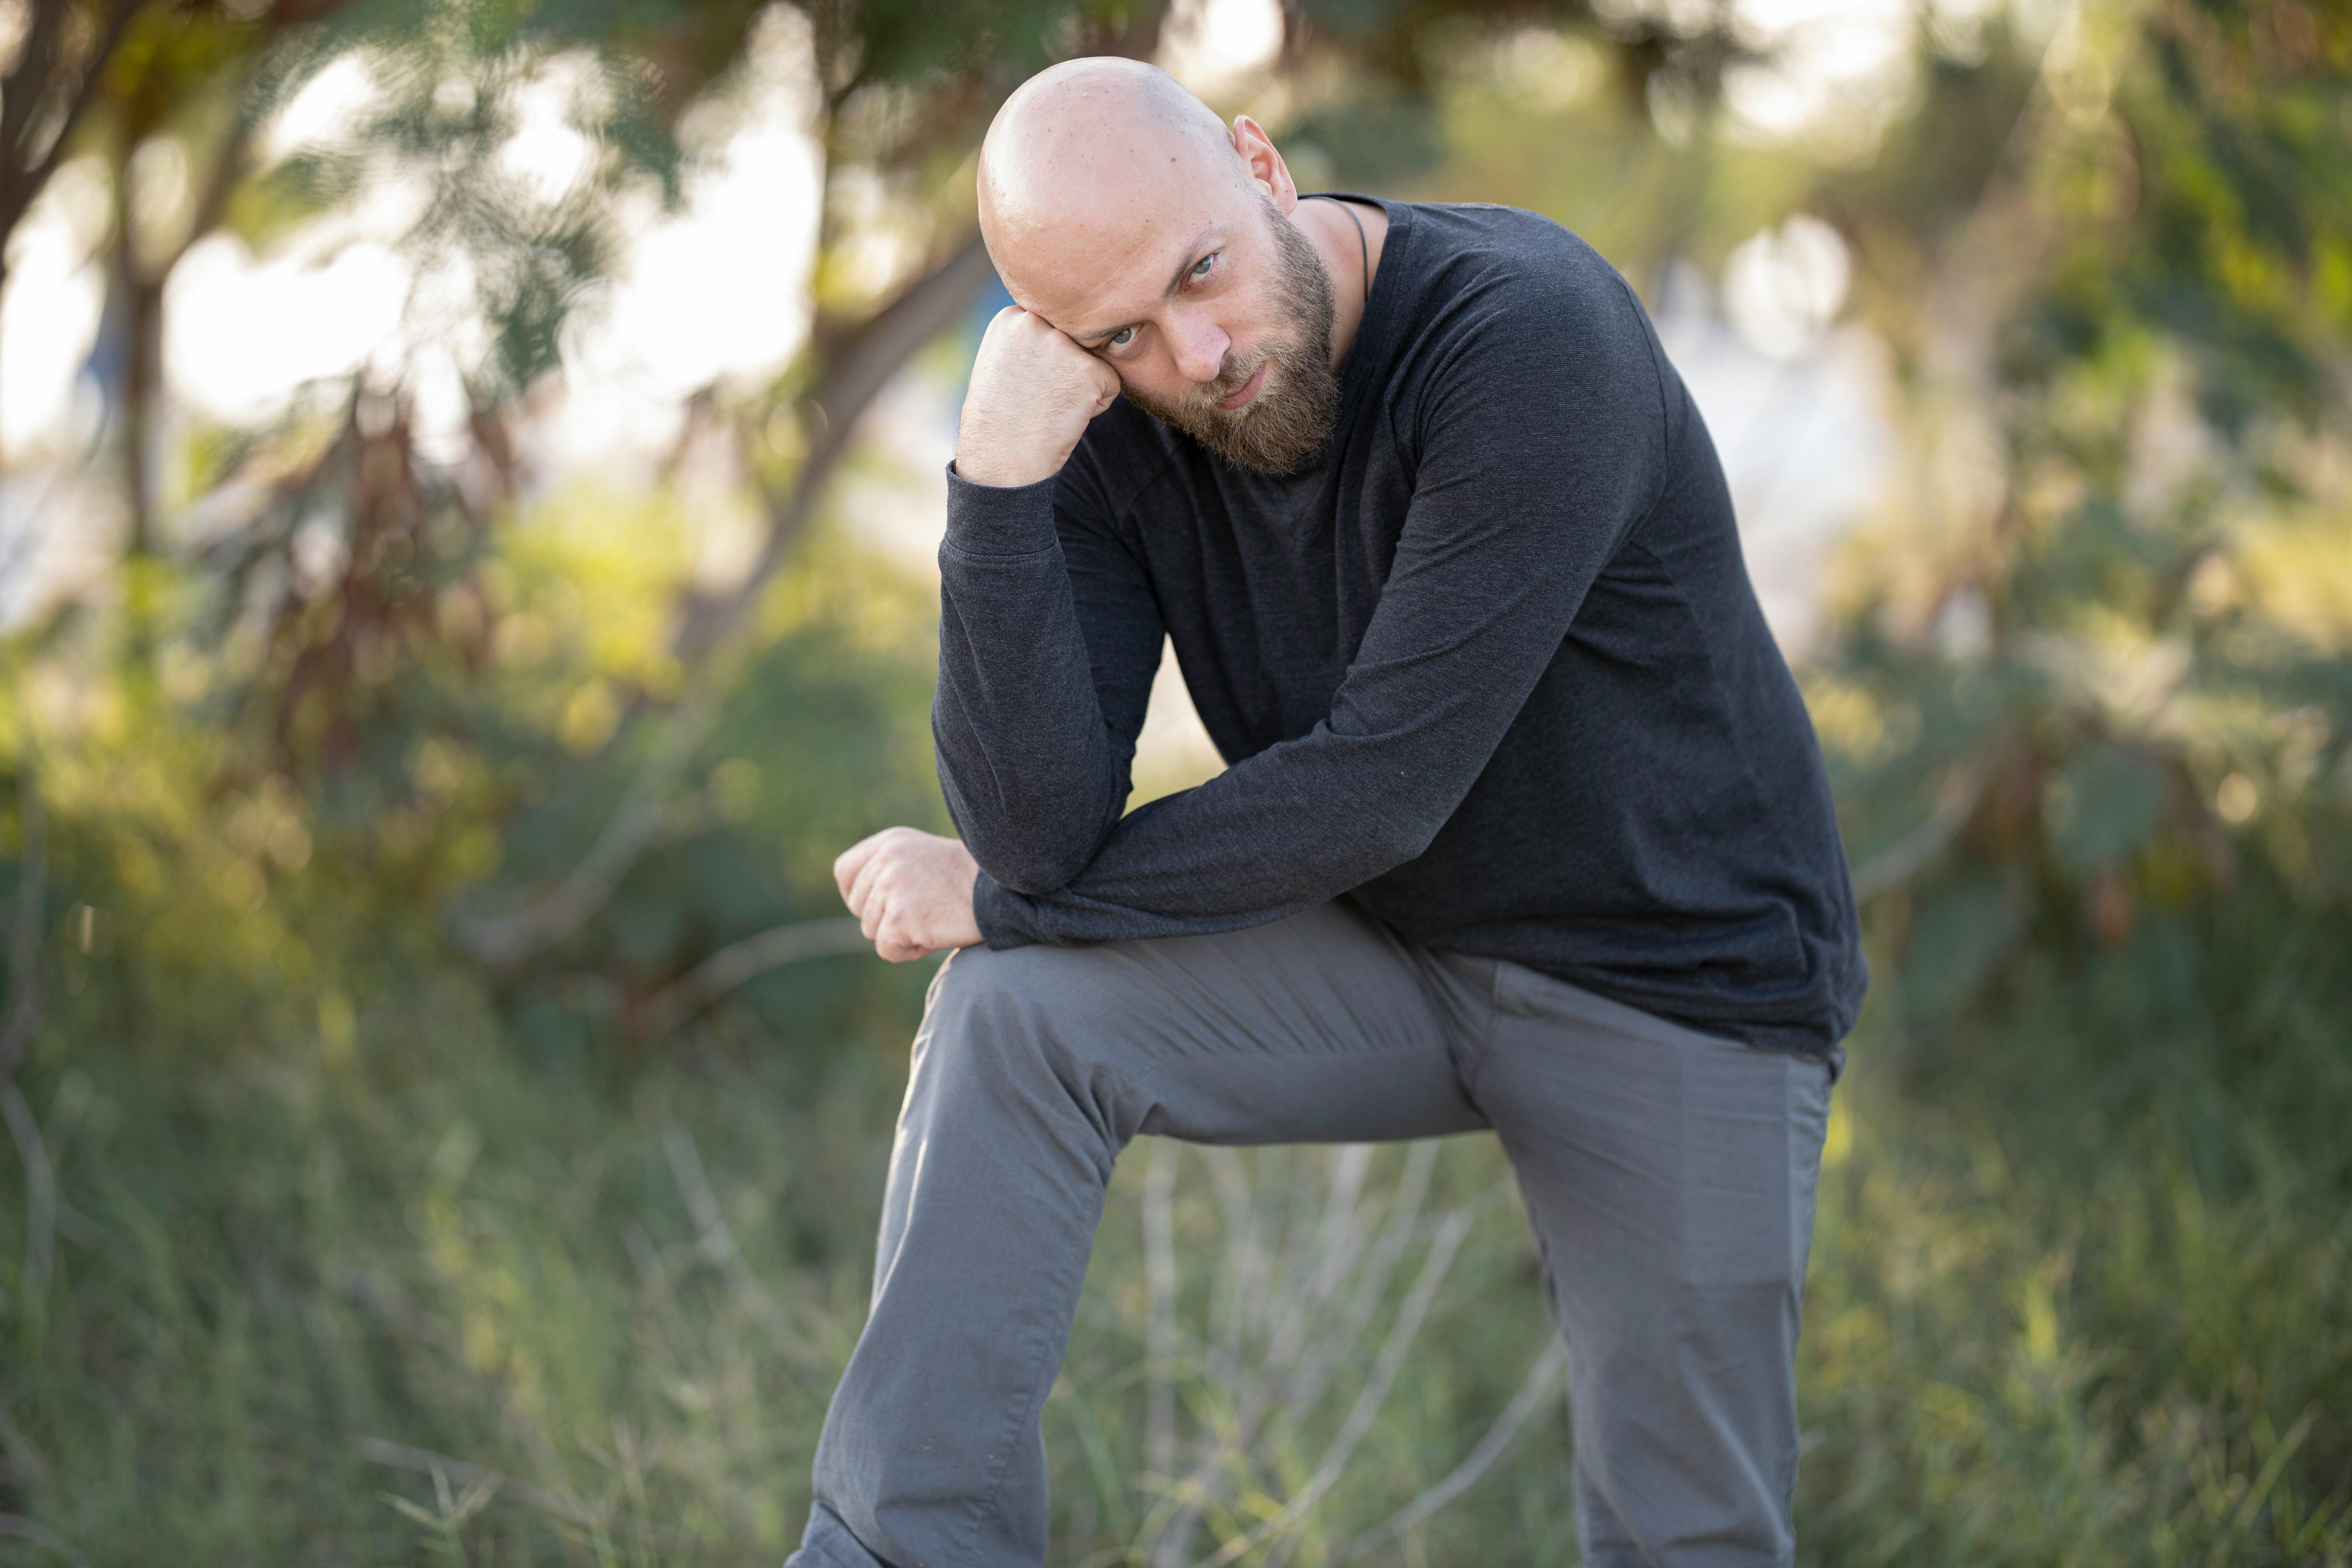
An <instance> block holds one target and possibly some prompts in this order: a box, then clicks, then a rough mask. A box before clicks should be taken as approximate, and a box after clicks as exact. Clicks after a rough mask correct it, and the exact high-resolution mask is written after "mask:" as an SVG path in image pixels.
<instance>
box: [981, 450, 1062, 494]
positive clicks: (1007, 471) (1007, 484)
mask: <svg viewBox="0 0 2352 1568" xmlns="http://www.w3.org/2000/svg"><path fill="white" fill-rule="evenodd" d="M955 467H956V472H957V473H959V474H961V475H962V476H963V477H964V478H965V479H968V480H970V481H971V483H973V484H976V485H986V486H987V487H988V488H989V489H1006V490H1011V489H1020V488H1021V487H1022V486H1024V485H1034V484H1037V483H1040V482H1041V481H1043V480H1045V479H1052V478H1053V477H1054V476H1055V474H1057V473H1059V472H1061V468H1062V465H1061V464H1059V463H1049V462H1046V461H1045V460H1044V459H1043V458H1037V457H1035V456H1034V455H1033V456H1031V457H1029V458H1027V459H1026V460H1024V459H1022V458H1017V457H1015V458H1004V457H1003V456H1002V455H1000V454H997V453H993V452H990V451H988V450H986V449H985V448H982V449H981V450H979V451H969V450H967V449H966V448H964V447H961V446H959V447H957V449H956V456H955Z"/></svg>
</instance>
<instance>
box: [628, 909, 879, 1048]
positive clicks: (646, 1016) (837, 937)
mask: <svg viewBox="0 0 2352 1568" xmlns="http://www.w3.org/2000/svg"><path fill="white" fill-rule="evenodd" d="M866 947H867V943H866V934H865V932H864V931H861V930H860V929H859V927H858V923H857V921H855V920H853V919H851V918H850V917H848V916H846V915H844V916H842V917H840V918H839V919H835V920H824V921H795V922H794V923H793V924H791V925H781V926H775V927H773V928H772V929H770V930H767V931H761V933H760V934H759V935H757V936H750V937H745V938H744V939H743V940H742V941H741V942H736V943H734V944H732V945H731V946H728V947H722V948H720V949H719V951H718V952H714V953H712V954H711V955H710V956H709V958H706V959H704V960H703V961H702V962H701V963H699V964H698V965H696V966H695V967H694V968H693V969H692V970H690V971H688V973H687V975H686V976H685V978H683V979H681V980H677V981H675V982H673V983H672V984H668V985H667V986H664V987H663V988H662V989H661V990H659V991H656V992H655V993H654V994H653V995H652V996H650V997H648V998H646V1003H645V1005H644V1006H642V1007H641V1008H640V1009H639V1010H638V1013H637V1028H636V1033H637V1036H638V1037H639V1038H641V1039H647V1040H657V1039H659V1038H661V1037H663V1036H664V1035H667V1034H668V1033H669V1032H670V1031H671V1030H673V1029H675V1028H677V1026H679V1025H680V1024H683V1023H685V1022H686V1021H687V1020H688V1018H691V1017H693V1016H695V1015H696V1014H697V1013H699V1012H701V1011H702V1010H703V1009H704V1008H705V1007H708V1006H709V1005H711V1004H712V1003H713V1002H716V1001H718V1000H719V998H720V997H721V996H724V995H726V994H728V993H729V992H730V991H732V990H734V989H736V988H737V987H738V986H740V985H743V984H747V983H748V982H750V981H752V980H755V979H757V978H758V977H759V976H761V975H762V974H765V973H768V972H769V971H770V970H772V969H781V968H782V967H783V966H784V965H785V964H787V963H799V962H800V961H801V960H803V959H804V958H826V957H830V956H832V955H833V954H835V953H844V952H865V951H866Z"/></svg>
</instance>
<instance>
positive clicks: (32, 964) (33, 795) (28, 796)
mask: <svg viewBox="0 0 2352 1568" xmlns="http://www.w3.org/2000/svg"><path fill="white" fill-rule="evenodd" d="M16 802H17V805H16V814H17V818H18V821H19V822H20V824H21V825H22V826H21V828H20V832H21V833H22V836H23V837H22V843H21V847H20V848H19V851H18V856H19V858H18V859H17V862H16V866H17V870H16V924H15V926H14V928H13V930H12V931H11V932H10V935H9V942H8V1021H7V1024H6V1025H5V1027H0V1078H5V1077H7V1076H9V1075H10V1074H12V1073H14V1072H15V1071H16V1064H17V1063H18V1062H20V1061H22V1060H24V1059H25V1052H26V1050H27V1049H28V1048H29V1047H31V1045H32V1043H33V1031H34V1030H35V1029H37V1028H38V1027H39V1026H40V1021H41V977H40V960H41V912H42V910H43V909H44V907H45V905H46V902H47V898H48V872H49V852H48V816H47V812H46V811H45V810H44V809H43V807H42V804H41V773H40V764H39V763H38V762H37V761H36V760H35V758H34V755H33V748H32V744H31V742H26V746H25V751H24V757H23V760H22V761H21V762H20V763H18V764H17V767H16Z"/></svg>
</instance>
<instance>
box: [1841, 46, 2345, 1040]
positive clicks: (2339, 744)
mask: <svg viewBox="0 0 2352 1568" xmlns="http://www.w3.org/2000/svg"><path fill="white" fill-rule="evenodd" d="M1927 37H1928V39H1929V49H1930V52H1929V55H1928V58H1927V60H1926V61H1925V62H1924V66H1923V69H1922V73H1921V78H1922V81H1923V83H1924V89H1925V97H1924V100H1923V102H1922V103H1921V105H1920V106H1919V108H1918V110H1917V111H1916V113H1915V114H1914V115H1912V116H1911V117H1910V119H1909V121H1908V122H1907V123H1906V125H1905V126H1903V127H1902V128H1901V129H1900V130H1899V131H1898V132H1897V134H1896V135H1895V138H1894V139H1893V140H1892V141H1891V142H1890V143H1889V145H1888V147H1887V148H1886V150H1885V153H1884V154H1883V155H1882V157H1881V159H1880V160H1879V162H1878V163H1877V164H1876V166H1874V167H1873V168H1871V169H1868V170H1866V171H1864V172H1861V173H1859V174H1851V175H1843V176H1836V177H1832V178H1831V179H1830V180H1829V181H1827V182H1826V183H1825V184H1824V185H1823V187H1822V190H1821V192H1820V200H1821V202H1822V205H1823V206H1824V207H1825V209H1826V210H1828V211H1829V212H1831V213H1832V215H1833V216H1835V217H1836V218H1837V220H1838V221H1839V222H1840V224H1841V225H1842V226H1843V228H1844V229H1845V231H1846V233H1847V235H1848V236H1849V237H1850V238H1851V240H1852V241H1853V244H1854V245H1855V247H1856V248H1857V250H1858V252H1859V253H1860V255H1861V257H1862V258H1863V275H1864V279H1865V280H1866V281H1865V290H1866V300H1865V307H1864V308H1865V310H1867V312H1868V314H1869V316H1870V318H1871V320H1872V321H1873V322H1874V324H1875V325H1876V326H1877V327H1878V328H1879V330H1880V331H1881V332H1882V334H1883V335H1884V336H1885V338H1886V339H1887V341H1888V342H1890V343H1891V344H1892V345H1894V347H1895V350H1896V353H1897V365H1898V378H1899V383H1900V384H1901V385H1902V386H1903V387H1904V388H1905V390H1906V398H1907V400H1908V402H1909V405H1910V407H1911V409H1912V411H1913V412H1912V418H1913V420H1914V421H1915V423H1914V426H1913V427H1914V428H1915V429H1916V431H1917V432H1918V433H1919V436H1920V437H1921V438H1922V446H1923V449H1922V450H1921V451H1920V452H1919V454H1918V458H1919V460H1918V463H1917V465H1916V468H1915V472H1916V475H1917V476H1918V479H1917V483H1916V485H1915V486H1914V487H1912V488H1910V489H1907V490H1906V493H1905V494H1904V495H1903V496H1902V497H1901V498H1900V499H1899V500H1898V501H1897V503H1896V511H1897V520H1896V521H1895V523H1894V525H1893V526H1894V527H1895V533H1894V534H1893V535H1891V536H1890V546H1891V547H1888V548H1883V549H1880V550H1878V551H1877V552H1874V553H1873V554H1871V555H1870V556H1868V557H1866V558H1865V563H1864V567H1863V574H1862V576H1861V577H1860V579H1859V580H1858V581H1857V582H1856V583H1855V584H1853V585H1852V587H1851V595H1852V600H1853V614H1852V615H1851V616H1850V617H1849V621H1848V636H1847V638H1846V641H1845V645H1844V647H1843V652H1842V654H1841V656H1840V657H1839V658H1836V659H1835V660H1833V661H1832V666H1831V668H1829V669H1827V670H1825V671H1824V672H1823V674H1822V678H1821V679H1820V681H1819V683H1818V687H1817V694H1818V695H1819V696H1820V697H1821V698H1822V703H1820V704H1817V706H1818V707H1820V708H1821V710H1822V711H1823V712H1824V713H1825V715H1826V719H1827V722H1826V724H1825V728H1829V729H1832V730H1839V729H1840V728H1841V727H1843V730H1844V732H1845V735H1846V738H1847V739H1848V740H1849V742H1852V744H1851V745H1850V747H1849V756H1850V758H1851V761H1852V763H1853V765H1851V766H1850V767H1849V769H1848V771H1847V776H1846V777H1845V778H1844V779H1843V780H1842V781H1841V783H1842V784H1843V798H1844V800H1845V803H1846V809H1847V813H1848V818H1849V829H1850V835H1851V837H1853V840H1854V841H1856V843H1857V846H1858V847H1860V848H1862V849H1864V850H1865V851H1873V852H1874V853H1870V854H1866V855H1865V858H1864V860H1863V863H1862V865H1861V868H1860V870H1859V872H1858V883H1859V885H1860V889H1861V891H1862V892H1863V893H1864V896H1865V897H1872V896H1877V895H1886V896H1887V898H1888V902H1889V909H1890V918H1891V919H1892V920H1893V921H1894V929H1893V932H1892V934H1893V937H1894V939H1895V946H1896V948H1897V949H1898V951H1906V952H1909V953H1910V954H1911V955H1912V960H1911V963H1910V965H1909V967H1908V970H1907V972H1906V973H1907V975H1908V1001H1909V1005H1910V1009H1911V1011H1912V1012H1913V1013H1914V1015H1915V1016H1918V1017H1920V1018H1923V1019H1932V1018H1936V1017H1940V1016H1948V1015H1950V1014H1951V1013H1953V1012H1954V1011H1956V1010H1958V1009H1960V1008H1962V1007H1964V1006H1965V1005H1968V1004H1969V1002H1970V1001H1971V1000H1972V999H1974V998H1976V997H1977V996H1978V995H1979V992H1980V989H1981V987H1982V985H1983V984H1985V983H1986V982H1988V981H1990V980H1991V979H1993V978H1995V977H1997V976H1999V975H2000V974H2001V973H2005V972H2006V971H2007V969H2008V968H2009V967H2010V965H2011V963H2012V961H2015V960H2017V959H2018V958H2019V957H2020V955H2021V954H2024V953H2028V952H2031V953H2032V954H2035V955H2036V956H2037V960H2038V961H2042V962H2048V961H2051V960H2053V959H2056V960H2058V961H2060V962H2063V955H2064V954H2066V953H2068V952H2074V951H2076V950H2077V949H2078V948H2080V947H2081V946H2082V945H2083V944H2084V943H2089V944H2091V945H2092V947H2094V948H2099V947H2104V948H2108V949H2121V948H2123V947H2124V946H2126V944H2127V943H2128V942H2129V941H2130V940H2131V938H2132V936H2133V934H2134V932H2135V930H2136V929H2137V926H2138V924H2139V923H2140V917H2141V915H2142V913H2143V911H2144V910H2146V909H2147V908H2148V907H2149V906H2151V905H2153V906H2154V907H2156V908H2158V909H2159V910H2171V911H2181V912H2184V913H2185V912H2188V911H2190V910H2194V909H2196V908H2197V907H2199V906H2200V904H2201V903H2203V902H2204V901H2205V900H2207V899H2208V896H2209V895H2210V894H2213V893H2215V892H2218V891H2220V890H2221V889H2226V888H2228V887H2230V886H2231V884H2232V883H2233V882H2234V881H2235V879H2237V878H2239V877H2240V876H2241V874H2242V871H2243V870H2244V863H2243V862H2244V856H2245V854H2246V853H2247V852H2248V851H2250V850H2251V851H2252V852H2253V853H2255V854H2256V856H2257V857H2258V858H2259V859H2260V860H2261V861H2262V862H2263V868H2262V871H2261V875H2262V877H2263V879H2265V880H2266V881H2267V880H2268V879H2273V878H2275V879H2278V880H2279V883H2280V885H2281V888H2282V890H2283V891H2284V892H2285V893H2286V894H2287V895H2288V896H2290V897H2293V898H2295V899H2298V900H2306V901H2309V900H2316V901H2318V902H2319V903H2323V904H2326V905H2330V906H2337V905H2340V903H2341V900H2342V899H2343V895H2344V891H2345V888H2346V879H2347V872H2348V871H2352V864H2347V862H2346V860H2345V859H2344V858H2343V857H2344V846H2345V844H2346V842H2347V840H2346V835H2345V832H2344V829H2345V827H2346V826H2347V808H2352V787H2347V786H2348V785H2352V780H2347V774H2346V768H2347V754H2346V742H2347V732H2348V731H2352V667H2347V663H2346V660H2345V658H2344V653H2345V648H2344V647H2343V645H2342V643H2341V641H2340V635H2341V634H2340V630H2339V631H2331V630H2330V629H2329V628H2328V627H2327V626H2326V625H2325V624H2324V617H2323V618H2322V620H2321V621H2319V622H2315V623H2313V624H2312V626H2311V628H2310V629H2309V630H2308V631H2306V632H2305V633H2302V634H2298V633H2296V632H2295V631H2294V630H2292V629H2291V628H2290V627H2289V626H2288V625H2287V624H2286V623H2285V621H2284V620H2283V618H2282V617H2281V616H2280V615H2279V614H2278V610H2279V608H2280V600H2279V596H2278V595H2276V594H2271V595H2263V594H2260V593H2258V592H2256V591H2255V590H2256V587H2257V584H2255V583H2254V582H2253V581H2252V577H2251V576H2250V573H2258V572H2259V571H2260V570H2261V567H2260V564H2259V563H2260V562H2261V561H2262V560H2263V559H2266V558H2275V557H2276V556H2277V555H2278V554H2279V553H2280V552H2282V551H2284V552H2288V553H2290V554H2292V553H2294V552H2303V553H2304V555H2305V559H2306V560H2307V561H2308V562H2309V564H2310V567H2311V569H2313V570H2315V571H2317V572H2319V573H2322V574H2326V573H2330V572H2338V571H2341V570H2342V569H2343V565H2344V561H2343V553H2344V552H2343V549H2342V543H2343V539H2344V535H2343V532H2342V528H2341V524H2342V519H2343V517H2344V515H2345V508H2346V507H2347V504H2352V490H2347V484H2346V479H2345V464H2346V462H2347V457H2352V453H2347V445H2346V437H2345V432H2346V431H2347V430H2352V380H2347V367H2352V71H2347V67H2352V11H2347V9H2346V8H2345V7H2343V6H2341V5H2335V6H2312V5H2304V4H2301V3H2300V0H2259V3H2255V4H2236V3H2233V0H2160V3H2157V4H2151V5H2144V6H2104V7H2103V6H2095V5H2084V6H2081V7H2079V8H2074V9H2070V10H2069V11H2067V12H2066V13H2065V14H2064V15H2063V18H2062V20H2061V21H2060V23H2059V25H2058V26H2057V28H2056V30H2055V31H2054V32H2053V34H2052V35H2051V37H2049V38H2048V40H2047V41H2046V42H2045V43H2043V44H2042V45H2041V46H2040V47H2038V49H2037V48H2034V47H2030V46H2028V45H2027V44H2026V42H2025V41H2024V40H2023V39H2021V37H2019V36H2018V35H2017V34H2016V33H2015V32H2014V31H2013V30H2011V28H2009V27H2006V26H2000V27H1996V28H1994V29H1992V30H1991V31H1990V34H1989V36H1988V37H1986V38H1984V39H1982V40H1981V41H1980V42H1979V46H1978V47H1976V48H1975V49H1973V50H1971V51H1970V55H1971V57H1972V58H1956V57H1955V55H1954V54H1952V53H1950V52H1945V51H1943V50H1939V49H1937V47H1936V46H1935V43H1934V38H1935V35H1934V33H1933V32H1932V31H1931V32H1930V33H1929V34H1928V35H1927ZM1894 541H1899V542H1894ZM1923 546H1924V547H1923ZM1923 792H1925V793H1926V794H1927V795H1929V796H1932V797H1934V798H1935V799H1936V801H1937V804H1936V805H1935V807H1934V809H1933V811H1932V813H1931V814H1930V815H1929V816H1928V817H1927V820H1926V821H1925V823H1924V824H1921V823H1919V819H1918V817H1917V807H1916V805H1915V804H1914V803H1915V802H1916V801H1918V800H1919V799H1920V798H1921V795H1922V793H1923ZM1906 932H1907V933H1908V934H1907V937H1906V936H1905V934H1904V933H1906ZM2174 967H2176V968H2177V967H2178V964H2177V963H2176V964H2175V965H2174Z"/></svg>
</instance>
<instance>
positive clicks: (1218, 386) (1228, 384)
mask: <svg viewBox="0 0 2352 1568" xmlns="http://www.w3.org/2000/svg"><path fill="white" fill-rule="evenodd" d="M1282 357H1283V356H1282V351H1281V350H1279V349H1267V350H1264V351H1262V352H1260V353H1256V354H1254V355H1252V356H1251V357H1250V358H1248V359H1246V360H1243V361H1239V362H1236V361H1235V360H1234V358H1233V357H1232V356H1231V355H1227V356H1226V359H1225V363H1223V365H1222V366H1220V367H1219V368H1218V371H1217V376H1216V379H1215V380H1214V381H1204V382H1202V383H1200V384H1198V385H1196V386H1194V387H1193V388H1192V391H1190V392H1188V393H1186V394H1185V395H1184V401H1186V402H1187V403H1190V404H1192V405H1194V406H1196V407H1199V408H1202V409H1204V410H1207V411H1208V412H1210V413H1213V414H1229V413H1232V412H1234V411H1233V410H1231V409H1225V408H1220V407H1218V406H1217V405H1219V404H1220V403H1223V401H1224V400H1225V399H1226V398H1228V397H1231V396H1232V395H1234V393H1236V392H1239V391H1240V390H1241V389H1242V388H1243V387H1244V386H1247V385H1248V384H1249V379H1250V377H1252V376H1254V375H1255V374H1257V373H1258V367H1259V366H1261V365H1267V364H1278V363H1280V362H1281V360H1282Z"/></svg>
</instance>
